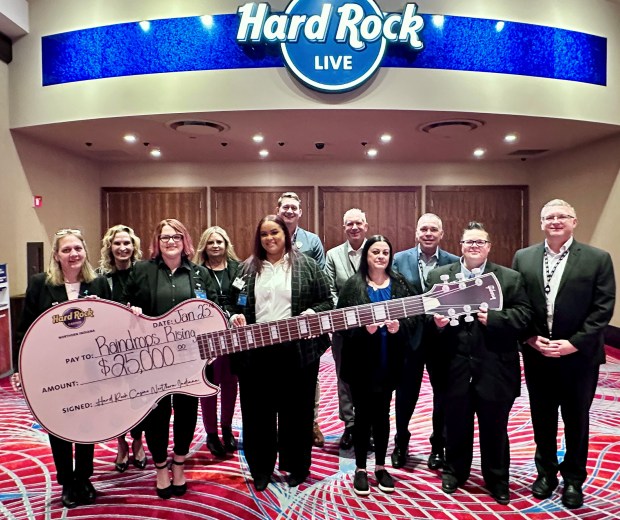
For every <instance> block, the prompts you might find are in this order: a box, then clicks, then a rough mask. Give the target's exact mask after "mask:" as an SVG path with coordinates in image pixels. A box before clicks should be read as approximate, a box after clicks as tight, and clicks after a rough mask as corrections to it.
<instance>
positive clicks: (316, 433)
mask: <svg viewBox="0 0 620 520" xmlns="http://www.w3.org/2000/svg"><path fill="white" fill-rule="evenodd" d="M312 444H314V445H315V446H316V447H317V448H322V447H323V446H325V437H323V432H321V428H320V427H319V423H318V422H316V421H315V423H314V426H313V427H312Z"/></svg>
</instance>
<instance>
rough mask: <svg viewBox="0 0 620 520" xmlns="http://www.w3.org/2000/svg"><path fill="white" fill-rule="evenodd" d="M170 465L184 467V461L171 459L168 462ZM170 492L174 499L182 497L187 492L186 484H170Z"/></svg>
mask: <svg viewBox="0 0 620 520" xmlns="http://www.w3.org/2000/svg"><path fill="white" fill-rule="evenodd" d="M170 464H174V465H175V466H185V461H183V462H179V461H178V460H174V459H172V460H171V461H170ZM170 491H171V492H172V494H173V495H174V496H175V497H182V496H183V495H184V494H185V493H186V492H187V482H184V483H183V484H179V485H176V484H174V483H173V484H171V485H170Z"/></svg>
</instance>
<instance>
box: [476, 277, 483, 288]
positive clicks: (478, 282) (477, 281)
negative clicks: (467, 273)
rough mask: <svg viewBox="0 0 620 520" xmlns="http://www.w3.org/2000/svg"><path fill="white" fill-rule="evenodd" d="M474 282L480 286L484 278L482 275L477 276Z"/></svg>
mask: <svg viewBox="0 0 620 520" xmlns="http://www.w3.org/2000/svg"><path fill="white" fill-rule="evenodd" d="M474 283H475V284H476V285H477V286H478V287H480V286H481V285H482V284H483V283H484V282H483V281H482V278H480V276H476V278H475V279H474Z"/></svg>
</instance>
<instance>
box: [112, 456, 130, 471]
mask: <svg viewBox="0 0 620 520" xmlns="http://www.w3.org/2000/svg"><path fill="white" fill-rule="evenodd" d="M114 467H115V468H116V471H118V472H119V473H125V471H127V468H128V467H129V453H125V456H121V454H120V453H118V454H117V455H116V460H115V461H114Z"/></svg>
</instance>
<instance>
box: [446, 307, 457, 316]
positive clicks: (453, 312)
mask: <svg viewBox="0 0 620 520" xmlns="http://www.w3.org/2000/svg"><path fill="white" fill-rule="evenodd" d="M455 315H456V311H455V310H454V309H452V308H450V309H448V316H449V317H450V318H453V317H454V316H455Z"/></svg>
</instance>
